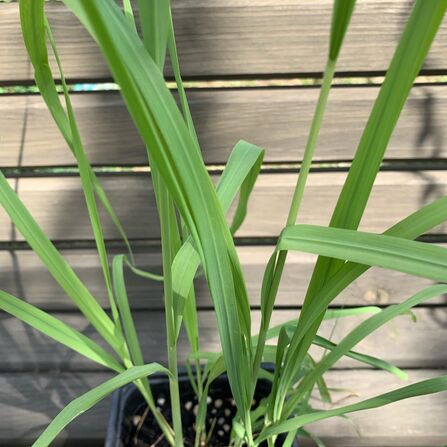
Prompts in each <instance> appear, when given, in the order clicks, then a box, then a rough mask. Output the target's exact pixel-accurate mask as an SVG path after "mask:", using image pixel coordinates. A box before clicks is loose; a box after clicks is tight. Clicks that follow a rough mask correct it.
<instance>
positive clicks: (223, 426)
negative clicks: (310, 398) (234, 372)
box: [121, 377, 283, 447]
mask: <svg viewBox="0 0 447 447" xmlns="http://www.w3.org/2000/svg"><path fill="white" fill-rule="evenodd" d="M179 386H180V398H181V404H182V422H183V438H184V444H185V447H192V446H194V438H195V429H194V422H195V414H196V412H197V397H196V395H195V393H194V391H193V390H192V387H191V385H190V382H189V381H188V380H183V381H180V384H179ZM152 391H153V394H154V400H155V401H156V403H157V406H158V407H159V408H160V410H161V412H162V413H163V415H164V416H165V418H166V419H167V420H168V421H169V422H170V423H171V421H172V417H171V416H172V415H171V408H170V402H169V384H168V382H166V383H159V384H157V385H156V386H155V387H152ZM269 391H270V383H269V382H267V381H262V380H260V381H259V383H258V386H257V389H256V392H255V398H254V402H253V408H256V407H257V406H258V405H259V401H260V400H261V399H262V398H263V397H266V396H267V395H268V393H269ZM125 413H126V412H125ZM235 414H236V405H235V402H234V400H233V398H232V397H231V392H230V387H229V384H228V380H227V379H226V377H221V378H218V379H217V380H215V381H214V382H213V385H212V386H211V387H210V390H209V397H208V407H207V416H206V432H207V434H208V440H207V443H206V447H226V446H228V444H229V441H230V432H231V424H232V420H233V417H234V415H235ZM123 424H124V426H123V427H122V428H123V430H122V432H121V435H122V441H123V444H124V445H125V446H129V447H149V446H151V447H169V443H168V442H167V441H166V439H165V438H164V436H163V434H162V432H161V430H160V428H159V427H158V425H157V423H156V421H155V419H154V417H153V416H152V413H151V412H150V411H148V407H147V405H146V403H145V402H144V401H141V403H140V405H139V406H138V407H137V408H136V409H134V411H133V412H132V413H130V412H129V413H128V414H125V415H124V422H123ZM282 443H283V439H278V442H277V443H276V445H278V446H281V445H282ZM261 446H263V444H261Z"/></svg>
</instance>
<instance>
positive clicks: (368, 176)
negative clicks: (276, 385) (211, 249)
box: [285, 0, 447, 388]
mask: <svg viewBox="0 0 447 447" xmlns="http://www.w3.org/2000/svg"><path fill="white" fill-rule="evenodd" d="M446 8H447V1H445V0H443V1H438V2H435V1H424V0H418V1H417V2H416V4H415V6H414V8H413V12H412V14H411V16H410V19H409V21H408V23H407V25H406V27H405V30H404V32H403V34H402V36H401V38H400V41H399V44H398V46H397V49H396V51H395V54H394V56H393V59H392V61H391V64H390V67H389V69H388V71H387V74H386V77H385V80H384V82H383V84H382V87H381V89H380V92H379V95H378V97H377V99H376V101H375V104H374V107H373V109H372V112H371V115H370V117H369V119H368V122H367V125H366V127H365V130H364V132H363V135H362V137H361V140H360V143H359V146H358V148H357V152H356V154H355V157H354V160H353V163H352V165H351V169H350V170H349V173H348V176H347V179H346V182H345V184H344V186H343V189H342V192H341V194H340V196H339V199H338V202H337V205H336V208H335V210H334V213H333V216H332V219H331V222H330V225H331V226H333V227H338V228H348V229H356V228H357V227H358V225H359V223H360V220H361V217H362V215H363V212H364V209H365V207H366V204H367V201H368V198H369V195H370V193H371V189H372V186H373V183H374V180H375V178H376V175H377V173H378V171H379V168H380V164H381V162H382V160H383V157H384V154H385V150H386V147H387V145H388V141H389V139H390V137H391V135H392V132H393V130H394V127H395V125H396V123H397V120H398V118H399V115H400V112H401V110H402V108H403V106H404V104H405V101H406V99H407V97H408V94H409V92H410V89H411V86H412V84H413V82H414V79H415V77H416V76H417V74H418V73H419V71H420V68H421V66H422V63H423V61H424V59H425V57H426V55H427V53H428V50H429V48H430V46H431V43H432V41H433V39H434V37H435V35H436V32H437V30H438V28H439V25H440V23H441V21H442V18H443V16H444V13H445V9H446ZM342 265H343V263H342V262H340V261H337V260H329V259H325V258H319V259H318V261H317V264H316V266H315V269H314V273H313V275H312V279H311V282H310V284H309V288H308V293H307V295H306V298H305V301H304V306H303V309H306V308H307V306H308V305H310V304H311V303H313V302H314V300H315V296H316V294H317V292H318V291H319V290H320V289H321V287H323V286H324V284H325V282H326V281H327V279H328V278H330V277H331V276H333V274H334V273H335V272H336V271H337V270H338V269H339V268H341V267H342ZM321 317H322V315H321ZM321 317H320V320H316V322H315V324H314V326H313V328H312V329H311V330H310V331H309V332H308V335H307V336H306V338H305V342H304V343H303V345H302V347H298V346H296V343H295V342H294V343H292V349H290V350H289V355H290V356H293V357H294V358H293V360H291V361H290V362H289V365H290V366H288V369H289V371H288V372H287V374H285V376H287V377H291V376H292V375H293V374H292V371H291V370H292V369H293V367H294V366H293V365H299V363H300V361H301V360H302V359H303V358H304V355H305V352H306V350H307V347H308V346H309V344H310V343H311V341H312V339H313V336H314V334H315V333H316V332H317V330H318V326H319V323H320V322H321ZM297 349H299V352H298V353H297V352H296V351H297ZM285 388H287V386H285Z"/></svg>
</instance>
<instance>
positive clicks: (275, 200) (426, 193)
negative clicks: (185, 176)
mask: <svg viewBox="0 0 447 447" xmlns="http://www.w3.org/2000/svg"><path fill="white" fill-rule="evenodd" d="M345 177H346V174H345V173H340V172H331V173H328V172H324V173H314V174H312V175H310V176H309V181H308V189H307V191H306V194H305V196H304V200H303V203H302V207H301V215H300V219H299V221H300V223H307V224H318V225H327V224H328V222H329V220H330V216H331V214H332V210H333V208H334V206H335V203H336V199H337V195H338V194H339V192H340V190H341V188H342V185H343V183H344V179H345ZM295 182H296V174H265V175H261V176H260V177H259V178H258V181H257V184H256V186H255V188H254V191H253V193H252V196H251V200H250V203H249V209H248V215H247V219H246V220H245V222H244V224H243V226H242V227H241V228H240V230H239V231H238V233H237V235H238V236H244V237H254V236H259V237H275V236H277V235H278V234H279V232H280V231H281V230H282V228H283V225H284V222H285V221H286V216H287V212H288V207H289V202H290V199H291V196H292V192H293V188H294V185H295ZM102 183H103V185H104V188H105V190H106V191H107V192H108V193H109V197H110V200H111V202H112V204H113V205H114V207H115V210H116V212H117V214H118V215H119V216H120V217H121V219H122V222H123V225H124V228H125V229H126V230H127V234H128V236H129V237H131V238H156V237H158V235H159V230H158V222H157V218H156V217H154V216H156V210H155V200H154V197H153V194H152V189H151V186H150V181H149V177H148V176H133V177H132V176H123V177H120V179H119V181H117V178H116V177H115V178H113V177H103V178H102ZM11 184H12V185H13V187H15V188H16V189H17V190H18V193H19V196H20V197H21V198H22V200H23V202H24V203H25V205H26V206H27V207H28V209H29V210H30V212H31V214H32V215H33V216H34V218H35V219H36V220H37V222H38V223H39V224H40V225H41V226H42V228H43V229H44V231H45V232H46V234H47V235H48V236H49V237H50V238H52V239H59V240H65V239H70V240H76V239H91V238H92V233H91V229H90V226H89V220H88V217H87V212H86V210H85V205H84V198H83V195H82V192H81V185H80V181H79V179H78V178H59V177H53V178H21V179H11ZM446 192H447V171H418V172H416V171H415V172H382V173H380V174H379V176H378V178H377V181H376V184H375V186H374V189H373V192H372V195H371V198H370V200H369V203H368V207H367V210H366V212H365V215H364V218H363V221H362V222H363V223H362V224H361V226H360V228H361V229H363V230H365V231H375V232H382V231H384V230H385V229H386V228H388V227H390V226H391V225H394V224H395V223H396V222H397V221H398V220H400V219H403V218H404V217H406V216H407V215H409V214H411V213H412V212H414V211H416V210H417V209H418V208H420V207H421V206H422V205H424V204H427V203H430V202H432V201H433V200H435V199H436V198H438V197H441V196H443V195H445V194H446ZM267 209H268V213H266V210H267ZM301 216H302V217H301ZM103 223H104V235H105V237H106V238H114V237H118V235H117V233H116V231H115V230H114V228H113V227H112V224H111V223H110V221H109V219H106V218H104V219H103ZM446 229H447V227H446V224H444V225H442V226H440V227H438V228H435V229H434V230H433V231H434V232H435V233H442V232H445V231H446ZM21 239H22V236H21V235H20V234H18V233H17V232H13V231H12V227H11V224H10V220H9V218H8V216H7V215H6V213H5V212H4V211H3V210H1V211H0V240H4V241H10V240H21Z"/></svg>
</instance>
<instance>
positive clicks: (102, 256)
mask: <svg viewBox="0 0 447 447" xmlns="http://www.w3.org/2000/svg"><path fill="white" fill-rule="evenodd" d="M45 28H46V31H47V35H48V40H49V41H50V44H51V48H52V49H53V53H54V56H55V58H56V63H57V66H58V68H59V74H60V77H61V82H62V88H63V92H64V97H65V105H66V108H67V117H68V122H69V125H70V130H71V135H72V145H73V152H74V155H75V157H76V161H77V163H78V167H79V174H80V178H81V183H82V190H83V193H84V197H85V202H86V205H87V210H88V214H89V218H90V223H91V226H92V230H93V235H94V238H95V243H96V248H97V250H98V255H99V260H100V264H101V268H102V271H103V275H104V282H105V285H106V290H107V295H108V298H109V304H110V308H111V310H112V315H113V318H114V321H115V324H116V325H117V330H120V323H119V317H118V311H117V308H116V304H115V298H114V296H113V287H112V278H111V276H110V270H109V262H108V259H107V250H106V245H105V242H104V235H103V231H102V225H101V218H100V216H99V211H98V207H97V205H96V199H95V192H94V184H93V177H92V171H91V167H90V164H89V162H88V159H87V155H86V153H85V151H84V147H83V145H82V142H81V136H80V135H79V130H78V126H77V123H76V119H75V116H74V111H73V107H72V104H71V99H70V96H69V94H68V87H67V84H66V82H65V76H64V73H63V70H62V65H61V61H60V59H59V53H58V51H57V48H56V42H55V41H54V37H53V33H52V31H51V27H50V24H49V23H48V20H47V19H46V18H45Z"/></svg>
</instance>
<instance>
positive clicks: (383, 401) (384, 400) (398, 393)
mask: <svg viewBox="0 0 447 447" xmlns="http://www.w3.org/2000/svg"><path fill="white" fill-rule="evenodd" d="M442 391H447V376H441V377H436V378H433V379H428V380H423V381H421V382H417V383H415V384H413V385H408V386H405V387H402V388H399V389H397V390H394V391H391V392H389V393H384V394H380V395H378V396H376V397H373V398H371V399H366V400H364V401H361V402H358V403H356V404H352V405H346V406H344V407H340V408H334V409H333V410H323V411H315V412H313V413H308V414H303V415H301V416H296V417H294V418H291V419H288V420H286V421H283V422H279V423H277V424H274V425H271V426H270V427H268V428H266V429H265V430H264V431H263V432H262V433H261V434H260V436H259V437H258V438H256V445H259V444H260V443H261V442H262V441H264V440H265V439H267V438H270V437H272V436H275V435H279V434H280V433H287V432H290V431H292V430H297V429H298V428H300V427H303V426H304V425H308V424H311V423H313V422H317V421H321V420H323V419H328V418H331V417H334V416H340V415H345V414H348V413H353V412H356V411H362V410H369V409H372V408H378V407H383V406H385V405H388V404H392V403H394V402H398V401H400V400H403V399H409V398H412V397H417V396H425V395H427V394H434V393H439V392H442Z"/></svg>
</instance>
